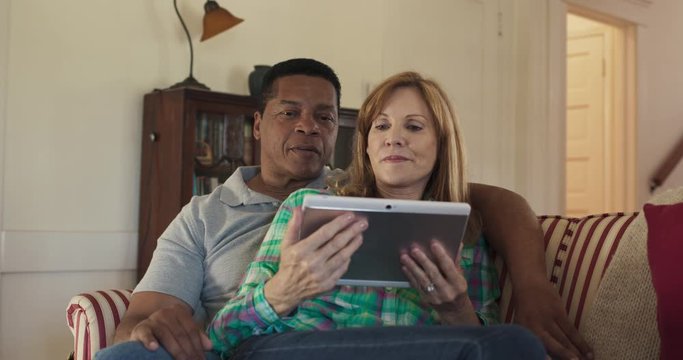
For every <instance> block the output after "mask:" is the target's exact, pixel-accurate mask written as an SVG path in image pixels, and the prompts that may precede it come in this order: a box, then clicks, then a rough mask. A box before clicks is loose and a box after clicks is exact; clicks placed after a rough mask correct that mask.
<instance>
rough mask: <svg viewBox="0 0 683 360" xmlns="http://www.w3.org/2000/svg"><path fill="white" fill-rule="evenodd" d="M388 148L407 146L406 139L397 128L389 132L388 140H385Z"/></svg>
mask: <svg viewBox="0 0 683 360" xmlns="http://www.w3.org/2000/svg"><path fill="white" fill-rule="evenodd" d="M385 144H386V145H387V146H403V145H405V139H404V138H403V134H402V133H401V130H400V129H396V128H395V127H394V128H392V129H390V130H389V131H388V132H387V138H386V140H385Z"/></svg>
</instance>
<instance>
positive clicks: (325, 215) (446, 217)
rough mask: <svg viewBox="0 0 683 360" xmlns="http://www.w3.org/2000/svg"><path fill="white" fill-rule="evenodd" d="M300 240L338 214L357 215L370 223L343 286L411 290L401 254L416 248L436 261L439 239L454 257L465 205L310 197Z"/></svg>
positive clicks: (466, 211)
mask: <svg viewBox="0 0 683 360" xmlns="http://www.w3.org/2000/svg"><path fill="white" fill-rule="evenodd" d="M302 208H303V222H302V227H301V232H300V238H305V237H307V236H309V235H310V234H312V233H313V232H314V231H316V230H317V229H318V228H320V226H322V225H324V224H326V223H327V222H329V221H330V220H332V219H333V218H335V217H336V216H339V215H341V214H342V213H344V212H346V211H353V212H354V213H356V214H361V215H362V216H365V217H366V218H367V219H368V228H367V230H366V231H365V232H364V233H363V245H361V247H360V248H359V249H358V250H357V251H356V252H355V253H354V254H353V256H352V257H351V263H350V264H349V269H348V270H347V272H346V273H345V274H344V275H343V276H342V278H341V279H340V281H339V282H338V285H355V286H382V287H410V284H409V283H408V279H407V278H406V277H405V275H404V274H403V271H402V270H401V262H400V259H399V258H400V255H401V252H402V251H406V250H408V249H409V248H410V246H412V245H417V246H419V247H421V248H422V249H423V250H424V251H425V253H427V256H429V257H430V258H432V259H433V256H432V254H431V251H429V248H430V246H429V244H430V242H431V240H432V239H438V240H440V241H441V243H442V244H443V245H444V247H445V248H446V251H447V252H448V253H449V254H451V256H453V257H455V255H456V253H457V251H458V247H459V245H460V242H461V241H462V238H463V236H464V233H465V228H466V225H467V219H468V216H469V213H470V206H469V205H468V204H466V203H452V202H437V201H418V200H397V199H379V198H358V197H348V196H343V197H342V196H331V195H308V196H307V197H306V198H304V203H303V206H302Z"/></svg>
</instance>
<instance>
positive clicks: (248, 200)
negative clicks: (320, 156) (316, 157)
mask: <svg viewBox="0 0 683 360" xmlns="http://www.w3.org/2000/svg"><path fill="white" fill-rule="evenodd" d="M259 172H261V167H260V166H241V167H239V168H237V170H235V172H233V173H232V175H230V177H229V178H228V180H226V181H225V182H224V183H223V185H221V195H220V198H221V201H222V202H223V203H225V204H227V205H229V206H232V207H235V206H240V205H257V204H264V203H273V204H277V205H278V206H279V204H280V200H278V199H276V198H274V197H271V196H268V195H265V194H262V193H260V192H256V191H254V190H251V189H250V188H249V187H248V186H247V181H249V180H251V179H252V178H253V177H254V176H256V175H258V173H259ZM329 172H330V168H328V167H327V166H325V167H324V168H323V171H322V174H320V176H319V177H318V178H316V179H315V180H313V181H311V182H310V183H308V184H306V187H307V188H314V189H322V188H324V187H325V178H326V177H327V175H328V174H329Z"/></svg>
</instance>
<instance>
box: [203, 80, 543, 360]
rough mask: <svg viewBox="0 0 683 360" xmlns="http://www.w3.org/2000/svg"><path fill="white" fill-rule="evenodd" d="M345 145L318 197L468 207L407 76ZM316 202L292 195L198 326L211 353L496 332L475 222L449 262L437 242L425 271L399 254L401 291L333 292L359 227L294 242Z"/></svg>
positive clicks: (386, 86) (432, 90)
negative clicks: (251, 344) (351, 333)
mask: <svg viewBox="0 0 683 360" xmlns="http://www.w3.org/2000/svg"><path fill="white" fill-rule="evenodd" d="M312 133H315V131H312ZM356 135H357V136H356V143H355V149H354V159H353V161H352V163H351V165H350V168H349V171H348V173H345V174H342V175H338V176H337V177H334V178H332V179H331V180H332V181H331V186H330V191H329V192H331V193H333V194H337V195H346V196H368V197H382V198H396V199H424V200H434V201H458V202H467V201H468V200H469V198H468V188H467V180H466V176H465V160H464V146H463V143H462V138H461V137H462V135H461V131H460V127H459V124H458V121H457V118H456V116H455V114H454V112H453V109H452V108H451V106H450V104H449V102H448V100H447V97H446V95H445V93H444V92H443V91H442V90H441V88H440V87H439V86H438V85H437V84H436V83H435V82H433V81H430V80H425V79H423V78H422V77H421V76H420V75H419V74H417V73H413V72H406V73H401V74H397V75H395V76H393V77H391V78H389V79H387V80H385V81H384V82H383V83H382V84H380V85H379V86H378V87H377V88H376V89H375V90H374V91H373V92H372V93H371V94H370V95H369V97H368V99H367V100H366V101H365V102H364V103H363V105H362V107H361V109H360V112H359V116H358V123H357V134H356ZM319 192H320V191H319V190H312V189H302V190H299V191H297V192H294V193H292V194H291V195H290V196H289V197H288V198H287V200H285V202H284V203H283V205H282V207H281V208H280V210H279V211H278V213H277V214H276V216H275V219H274V221H273V224H272V226H271V228H270V230H269V232H268V234H267V235H266V238H265V239H264V241H263V244H262V246H261V249H260V250H259V252H258V254H257V256H256V259H255V261H254V262H253V263H252V264H251V265H250V266H249V269H248V272H247V275H246V278H245V280H244V282H243V284H242V286H241V287H240V290H239V291H238V294H237V296H236V297H235V298H234V299H233V300H231V301H230V302H228V303H226V305H225V306H224V308H223V309H222V310H221V311H219V312H218V313H217V315H216V317H215V318H214V321H213V322H212V324H211V325H210V326H209V329H208V332H209V336H210V337H211V339H212V342H213V343H214V347H215V349H217V350H218V351H220V352H221V353H223V354H226V355H227V354H231V353H232V352H233V351H234V349H235V347H236V346H237V345H239V344H240V343H241V342H243V341H244V340H246V339H249V338H252V337H253V336H254V335H263V334H273V333H286V332H291V331H305V330H330V329H343V328H357V327H378V326H396V325H398V326H413V325H430V324H444V325H472V326H479V325H480V324H484V325H488V324H493V323H496V322H497V321H498V309H497V305H496V299H497V297H498V296H499V291H498V284H497V275H496V272H495V268H494V267H493V264H492V262H491V260H490V258H489V256H488V248H487V245H486V242H485V241H484V239H483V237H482V236H481V233H480V228H481V226H480V222H479V220H478V217H477V216H476V215H474V216H472V217H471V218H472V220H471V221H470V223H469V225H468V231H467V235H466V240H465V246H464V248H461V250H460V251H459V254H458V255H457V256H456V261H453V260H452V258H451V257H450V256H449V255H448V254H447V253H446V251H445V249H444V247H443V246H442V245H441V244H440V243H439V242H438V241H436V240H435V241H433V243H432V245H431V248H430V250H431V251H432V253H433V254H434V256H435V261H434V262H432V261H431V260H429V258H428V257H427V255H426V254H425V253H424V252H423V251H421V250H420V249H418V248H414V249H411V250H410V251H409V252H408V253H405V254H403V255H401V258H400V261H401V263H402V265H403V271H404V272H405V274H406V276H407V278H408V279H409V281H410V283H411V286H412V289H390V288H367V287H349V286H339V287H335V286H334V284H335V283H336V281H337V279H339V277H341V275H343V273H344V271H345V270H346V267H347V266H348V262H349V260H350V257H351V255H352V254H353V252H354V251H355V250H356V249H357V248H358V247H359V246H360V245H361V243H362V231H363V230H364V229H365V228H366V227H367V223H365V220H364V219H361V218H354V216H353V215H352V214H345V215H342V216H340V217H338V218H337V219H335V220H333V221H332V222H330V223H329V224H327V225H325V226H323V227H321V228H320V229H319V230H318V231H317V232H316V233H314V234H313V235H311V237H309V238H306V239H302V240H300V241H297V240H296V238H297V234H298V229H299V226H300V223H301V216H300V209H299V206H300V205H301V204H302V201H303V198H304V197H305V196H306V195H308V194H311V193H319ZM302 254H303V255H302ZM444 328H445V327H444ZM455 336H458V335H457V334H455ZM451 337H453V336H451ZM430 339H435V338H430ZM534 341H535V343H534ZM531 344H532V345H534V346H535V347H534V346H531V347H530V348H533V349H534V351H537V350H538V349H539V348H540V349H541V350H540V354H542V353H543V352H542V347H540V345H539V343H538V341H537V340H535V339H532V341H531ZM532 353H533V352H532ZM536 353H539V352H538V351H537V352H536ZM528 354H529V353H527V354H526V355H525V356H528ZM505 355H508V356H509V355H510V353H505ZM541 356H542V355H541Z"/></svg>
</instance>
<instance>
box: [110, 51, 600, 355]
mask: <svg viewBox="0 0 683 360" xmlns="http://www.w3.org/2000/svg"><path fill="white" fill-rule="evenodd" d="M302 76H303V77H302ZM325 94H331V95H332V97H331V99H330V98H329V96H328V97H325V96H324V95H325ZM340 95H341V86H340V83H339V80H338V78H337V76H336V75H335V74H334V72H333V71H332V69H330V68H329V67H328V66H326V65H324V64H322V63H319V62H317V61H314V60H310V59H293V60H288V61H285V62H282V63H279V64H276V65H275V66H274V67H273V68H272V69H271V71H269V73H268V74H267V75H266V76H265V79H264V82H263V89H262V96H261V98H262V99H261V103H260V106H259V109H258V112H257V113H256V114H255V115H254V137H255V138H256V139H257V140H260V143H261V166H260V168H259V167H248V168H240V169H238V170H237V171H236V172H235V173H234V174H233V175H232V176H231V177H230V178H229V179H228V180H227V181H226V182H225V183H224V184H223V185H222V186H220V187H218V188H217V189H216V190H215V191H214V192H213V193H212V194H210V195H206V196H201V197H195V198H193V199H192V200H191V201H190V203H189V204H188V205H186V206H185V207H184V208H183V209H182V211H181V212H180V214H179V215H178V217H177V218H176V219H175V220H174V221H173V222H172V223H171V225H169V227H168V228H167V229H166V231H165V232H164V233H163V234H162V236H161V237H160V239H159V241H158V244H157V249H156V250H155V252H154V256H153V258H152V262H151V264H150V267H149V269H148V270H147V273H146V274H145V276H144V277H143V279H142V281H141V282H140V284H138V286H137V287H136V289H135V294H134V295H133V298H132V300H131V303H130V306H129V308H128V310H127V312H126V314H125V316H124V318H123V319H122V321H121V324H120V325H119V327H118V329H117V332H116V337H115V342H116V343H122V342H125V341H131V340H137V341H140V342H141V343H142V344H143V345H144V346H145V347H146V348H147V349H149V350H157V349H159V347H160V346H161V347H163V348H164V349H165V350H166V351H167V352H168V353H170V354H171V355H172V356H173V357H174V358H179V359H182V358H202V357H203V356H204V352H205V351H206V350H209V349H210V348H211V343H210V341H209V340H208V338H207V336H206V334H205V333H204V330H203V327H204V321H206V320H210V319H211V318H212V317H213V315H214V314H215V313H216V312H217V311H218V310H219V309H220V308H221V307H222V305H223V304H224V303H225V301H226V300H227V299H229V298H230V296H232V295H233V294H234V293H235V291H236V290H237V288H238V286H239V283H240V280H241V277H242V276H243V274H244V273H245V271H246V267H247V265H248V264H249V263H250V262H251V260H252V259H253V256H254V255H255V253H256V251H257V250H258V248H259V246H260V242H261V240H262V239H263V237H264V235H265V232H266V231H267V229H268V227H269V225H270V222H271V220H272V218H273V215H274V214H275V211H276V210H277V208H278V206H279V205H280V202H281V201H282V200H283V199H285V198H286V197H287V196H288V195H289V194H290V193H291V192H293V191H295V190H297V189H299V188H302V187H322V186H324V178H325V175H326V173H327V170H326V169H325V167H324V164H325V163H327V161H328V159H329V157H330V154H331V152H332V150H333V147H334V143H335V139H336V136H337V124H336V119H337V113H338V109H339V105H340ZM311 122H316V123H318V124H320V126H317V130H315V131H313V130H311V129H310V128H309V127H310V126H311V125H310V124H311ZM323 124H325V125H323ZM301 134H304V135H308V134H311V135H312V136H313V135H314V137H315V139H316V140H315V141H313V140H311V141H301V140H300V138H301V136H299V135H301ZM471 193H472V201H473V203H474V206H475V207H477V208H479V209H480V211H481V213H482V216H483V218H484V223H485V224H486V225H487V226H488V227H487V228H486V229H485V233H486V236H487V239H489V241H490V242H491V243H492V245H493V247H494V248H495V249H496V250H497V251H498V252H499V253H500V254H501V255H502V256H503V257H504V258H505V260H506V262H507V263H508V266H509V268H510V275H511V277H512V280H513V283H514V284H515V287H516V288H515V290H516V294H517V295H516V298H515V302H516V306H517V309H518V311H517V319H518V321H519V322H520V323H521V324H523V325H525V326H527V327H528V328H529V329H531V330H532V331H534V332H535V333H536V334H537V335H538V336H539V337H540V338H541V339H542V340H543V342H544V344H545V346H546V348H547V349H548V351H549V352H550V353H551V354H554V355H557V356H560V357H564V358H573V357H578V356H579V355H580V354H581V353H584V354H585V353H587V352H588V351H589V348H588V346H587V345H586V344H585V342H583V340H582V339H581V338H580V336H579V335H578V333H577V332H576V330H575V329H574V328H573V327H572V326H571V324H570V323H569V321H568V320H567V318H566V314H565V312H564V309H563V308H562V305H561V303H560V300H559V296H558V295H557V293H556V292H555V291H554V289H553V288H552V286H551V285H550V283H549V282H548V281H547V279H546V277H545V264H544V260H543V248H542V241H541V240H540V237H541V230H540V228H539V225H538V222H537V220H536V217H535V215H534V214H533V212H532V211H531V209H530V208H529V206H528V205H527V204H526V201H524V199H522V198H521V197H519V196H518V195H517V194H514V193H512V192H509V191H506V190H503V189H499V188H495V187H490V186H485V185H474V186H473V187H472V191H471ZM579 349H580V350H581V351H579Z"/></svg>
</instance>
